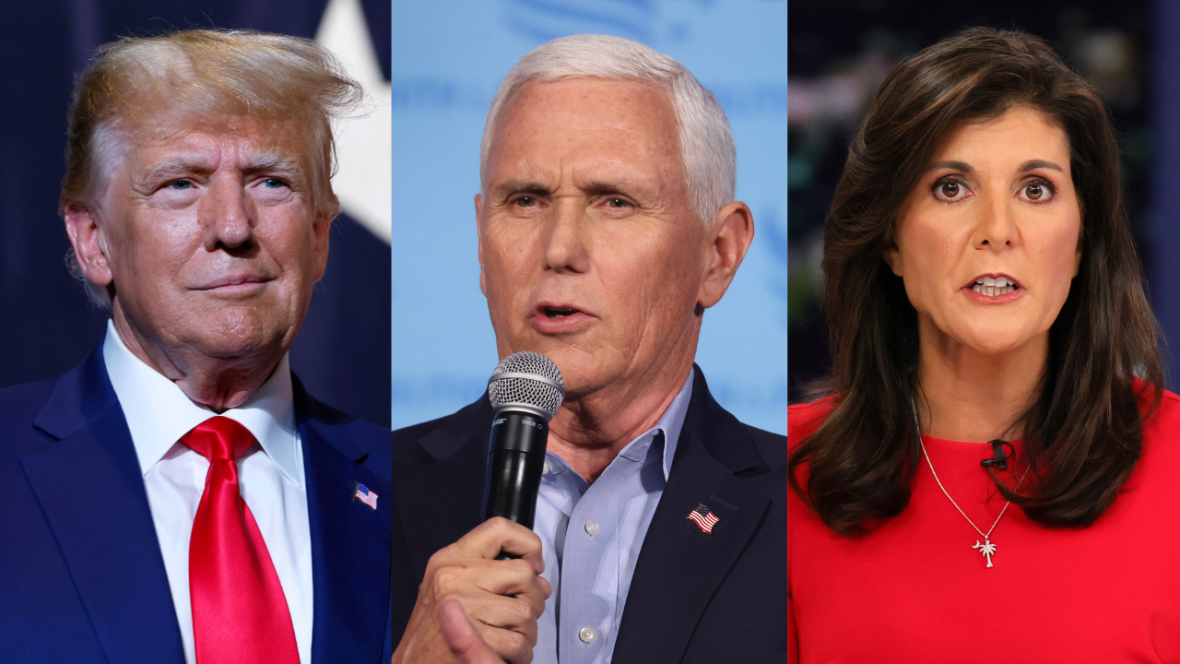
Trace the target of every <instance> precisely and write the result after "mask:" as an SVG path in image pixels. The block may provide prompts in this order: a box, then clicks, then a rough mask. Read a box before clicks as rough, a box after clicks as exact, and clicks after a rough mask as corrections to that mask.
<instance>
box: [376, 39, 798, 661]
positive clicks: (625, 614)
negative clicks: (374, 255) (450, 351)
mask: <svg viewBox="0 0 1180 664" xmlns="http://www.w3.org/2000/svg"><path fill="white" fill-rule="evenodd" d="M735 164H736V157H735V149H734V142H733V137H732V135H731V132H730V128H729V123H728V121H727V120H726V118H725V113H724V112H723V111H722V109H721V106H720V105H719V104H718V103H717V101H716V100H715V99H714V98H713V96H712V95H711V94H710V93H709V92H708V90H706V89H705V88H704V87H703V86H701V84H700V83H698V82H697V80H696V79H695V78H694V77H693V76H692V74H691V73H689V72H688V70H686V69H685V68H684V66H683V65H681V64H680V63H679V62H676V61H675V60H673V59H672V58H669V57H667V56H665V55H661V54H659V53H656V52H655V51H653V50H652V49H650V48H648V47H646V46H644V45H642V44H639V43H636V42H634V41H630V40H627V39H620V38H617V37H608V36H603V35H577V36H573V37H564V38H561V39H556V40H553V41H551V42H549V43H547V44H544V45H542V46H539V47H537V48H536V49H534V50H533V51H532V52H530V53H529V54H527V55H525V56H524V57H523V58H522V59H521V60H520V62H518V63H517V65H516V66H515V67H514V68H513V69H512V71H511V72H509V74H508V76H507V77H506V78H505V79H504V82H503V83H502V84H501V86H500V89H499V91H498V92H497V93H496V95H495V98H494V99H493V101H492V105H491V109H490V110H489V112H488V118H487V123H486V125H485V130H484V139H483V148H482V155H481V169H480V170H481V180H482V182H481V191H480V193H479V194H478V195H477V196H476V197H475V212H476V217H477V220H478V232H479V262H480V268H481V269H480V286H481V288H482V289H483V292H484V294H485V295H486V296H487V300H488V311H489V313H490V314H491V320H492V327H493V328H494V330H495V333H496V344H497V349H498V351H499V355H500V357H501V358H504V357H506V356H508V355H510V354H512V353H516V352H520V351H534V352H539V353H542V354H544V355H546V356H547V357H549V358H550V359H551V360H552V361H553V362H554V363H555V364H556V365H557V366H558V368H559V369H560V370H561V374H562V376H563V378H564V384H565V401H564V402H563V403H562V405H561V408H560V410H559V411H558V412H557V414H556V415H555V416H554V417H553V419H552V421H551V422H550V424H549V436H548V449H547V456H546V470H545V473H544V475H543V476H542V478H541V485H540V494H539V497H538V498H537V503H536V523H535V525H534V528H533V530H532V531H530V530H528V529H526V528H524V527H523V526H520V525H518V524H515V523H511V522H509V521H507V520H504V519H500V518H493V519H489V520H488V521H486V522H484V523H482V524H480V523H478V521H479V506H480V503H481V499H482V496H483V490H484V481H485V478H486V477H487V464H488V456H489V455H488V441H489V434H490V431H491V427H492V420H493V409H492V406H491V404H490V403H489V401H488V399H487V397H486V395H485V397H484V398H482V399H480V400H479V401H478V402H476V403H474V404H471V405H470V406H467V407H466V408H464V409H462V410H460V411H459V412H457V413H455V414H453V415H450V416H448V417H444V418H442V419H439V420H435V421H433V422H427V423H424V424H420V425H417V426H414V427H410V428H407V429H403V430H401V431H396V432H394V434H393V440H394V490H395V491H396V492H397V501H396V502H397V503H398V513H397V520H396V521H395V524H396V525H395V535H394V539H395V541H400V542H401V543H402V544H400V545H399V546H398V547H396V548H395V552H394V578H395V582H394V583H395V585H398V586H399V587H404V586H410V587H413V586H414V585H418V588H419V589H418V593H417V598H416V600H415V601H409V600H408V599H407V600H406V601H402V595H401V594H400V593H398V594H395V596H394V602H395V606H394V625H395V631H397V632H401V630H402V629H403V626H404V633H403V634H402V638H401V641H400V644H399V646H398V649H397V650H396V652H395V654H394V662H395V664H396V663H399V662H400V663H404V664H411V663H412V664H428V663H434V662H453V661H462V662H480V663H481V664H482V663H484V662H497V661H499V660H500V659H503V660H507V661H509V662H513V663H514V664H525V663H527V662H534V663H538V664H558V663H559V662H560V663H561V664H574V663H577V664H607V663H608V662H613V663H614V664H625V663H635V664H640V663H642V664H661V663H667V664H671V663H673V662H676V663H682V664H687V663H689V662H702V663H703V662H710V663H711V662H771V661H782V660H784V659H785V652H786V647H787V644H786V624H787V615H788V610H787V596H786V500H785V498H786V493H785V487H786V482H785V475H784V472H783V470H784V469H785V465H786V456H787V447H786V439H785V438H784V437H782V436H777V435H774V434H771V433H768V432H765V431H760V430H758V429H755V428H753V427H749V426H746V425H744V424H742V423H740V422H739V421H738V420H737V419H736V418H734V417H733V415H731V414H729V413H728V412H726V411H725V410H724V409H723V408H721V406H720V405H718V404H717V402H716V401H714V400H713V398H712V396H711V395H710V394H709V388H708V385H707V384H706V382H705V379H704V375H703V372H702V371H701V369H700V367H697V366H695V365H694V363H693V359H694V357H695V354H696V347H697V340H698V338H699V335H700V329H701V322H702V317H703V315H704V311H705V309H708V308H709V307H711V306H713V305H715V304H717V303H718V302H719V301H720V300H721V298H722V296H723V295H724V294H725V292H726V290H727V289H728V287H729V284H730V283H731V281H732V280H733V278H734V276H735V274H736V273H737V269H738V266H739V265H740V264H741V262H742V259H743V258H744V256H745V254H746V251H747V249H748V248H749V246H750V243H751V241H752V239H753V235H754V226H753V220H752V218H751V213H750V210H749V208H748V207H747V206H746V205H745V204H744V203H742V202H740V201H735V200H734V187H735ZM399 530H400V531H401V535H400V536H399V535H398V531H399ZM501 552H504V553H508V554H513V555H515V556H518V557H519V559H517V560H498V559H497V556H498V554H500V553H501ZM399 578H400V579H402V581H399V580H398V579H399ZM780 655H781V657H780Z"/></svg>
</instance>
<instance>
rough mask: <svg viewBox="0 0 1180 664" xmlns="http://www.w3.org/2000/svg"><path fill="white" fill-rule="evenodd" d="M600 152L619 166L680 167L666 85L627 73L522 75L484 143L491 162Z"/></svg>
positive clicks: (493, 165)
mask: <svg viewBox="0 0 1180 664" xmlns="http://www.w3.org/2000/svg"><path fill="white" fill-rule="evenodd" d="M562 157H567V158H572V157H601V158H602V159H603V160H604V161H612V162H613V163H616V164H618V165H619V166H623V165H629V166H631V167H635V168H641V169H642V168H647V169H651V170H659V171H672V172H675V173H677V174H678V175H682V174H683V172H684V164H683V160H682V159H681V153H680V137H679V133H678V124H677V120H676V113H675V110H674V109H673V106H672V99H671V96H670V94H669V90H668V88H667V87H666V86H663V85H659V84H656V83H651V82H646V81H641V80H634V79H605V78H591V77H580V78H563V79H558V80H554V81H538V80H534V81H529V82H528V83H525V84H523V85H522V86H521V87H520V88H519V89H517V90H516V91H515V92H514V93H513V94H512V96H511V97H510V98H509V99H508V100H507V102H505V104H504V108H503V111H502V112H501V113H500V117H499V118H498V119H497V125H496V127H495V130H494V132H493V134H492V141H491V146H490V150H489V163H488V167H489V172H488V177H489V180H491V179H495V178H496V177H497V168H498V167H500V168H502V167H505V166H508V167H521V166H524V165H526V164H527V165H531V166H533V167H540V166H544V165H545V164H547V163H550V162H553V161H556V160H558V159H560V158H562Z"/></svg>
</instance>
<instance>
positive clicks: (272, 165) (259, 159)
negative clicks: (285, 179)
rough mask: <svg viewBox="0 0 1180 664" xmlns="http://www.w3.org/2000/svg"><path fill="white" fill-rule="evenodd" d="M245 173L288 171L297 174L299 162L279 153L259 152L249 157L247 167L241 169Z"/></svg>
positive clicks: (299, 170)
mask: <svg viewBox="0 0 1180 664" xmlns="http://www.w3.org/2000/svg"><path fill="white" fill-rule="evenodd" d="M242 170H243V171H244V172H246V173H256V172H258V171H289V172H292V173H299V172H301V169H300V168H299V160H298V159H296V158H294V157H291V156H288V155H285V154H283V153H281V152H261V153H258V154H255V155H250V156H249V158H248V160H247V165H246V167H245V168H243V169H242Z"/></svg>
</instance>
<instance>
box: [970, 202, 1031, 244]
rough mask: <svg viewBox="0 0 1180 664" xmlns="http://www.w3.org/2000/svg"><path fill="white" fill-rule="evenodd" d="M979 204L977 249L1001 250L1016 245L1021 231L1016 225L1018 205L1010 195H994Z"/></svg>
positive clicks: (975, 235)
mask: <svg viewBox="0 0 1180 664" xmlns="http://www.w3.org/2000/svg"><path fill="white" fill-rule="evenodd" d="M988 198H989V199H990V200H987V201H986V202H985V204H984V205H981V206H979V208H978V210H979V213H978V219H977V222H976V228H975V234H974V237H973V244H974V246H975V248H976V249H991V250H992V251H1000V250H1003V249H1009V248H1011V247H1014V246H1016V244H1017V243H1019V241H1020V231H1019V229H1018V228H1017V226H1016V206H1015V204H1014V201H1013V200H1012V199H1011V197H1010V196H1006V195H1002V194H999V195H992V196H989V197H988Z"/></svg>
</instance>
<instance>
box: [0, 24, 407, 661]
mask: <svg viewBox="0 0 1180 664" xmlns="http://www.w3.org/2000/svg"><path fill="white" fill-rule="evenodd" d="M362 94H363V93H362V92H361V90H360V88H359V87H358V86H357V84H356V83H354V82H353V81H351V80H349V79H348V78H347V77H345V76H344V75H343V74H342V73H341V70H340V68H339V65H337V64H336V63H335V62H334V60H333V59H332V57H331V56H330V55H328V54H327V53H326V52H325V51H323V50H322V49H321V48H320V47H318V46H316V45H315V44H314V43H313V42H310V41H308V40H304V39H298V38H293V37H284V36H279V35H266V34H258V33H250V32H218V31H208V30H194V31H187V32H178V33H174V34H170V35H163V36H159V37H152V38H146V39H132V38H126V39H122V40H119V41H117V42H113V43H111V44H108V45H106V46H104V47H103V48H102V49H101V50H100V52H99V57H97V58H96V59H95V61H94V62H93V64H92V65H91V66H90V68H89V69H88V70H87V71H86V72H85V73H84V74H83V75H82V76H81V78H80V79H79V81H78V86H77V89H76V91H75V95H74V102H73V107H72V109H71V113H70V129H69V139H68V140H69V147H68V151H67V175H66V178H65V181H64V182H63V185H62V194H61V212H62V215H63V217H64V219H65V226H66V231H67V234H68V235H69V238H70V243H71V245H72V247H73V252H72V255H71V267H72V269H73V270H74V271H75V273H76V274H77V275H78V276H79V277H81V278H82V279H84V280H85V283H86V285H87V287H88V289H89V291H90V293H91V294H92V297H93V298H94V299H95V300H96V301H97V302H98V303H100V305H101V306H104V307H107V308H108V309H109V311H110V319H109V322H108V325H107V333H106V336H105V338H104V339H103V340H102V341H101V342H100V343H99V344H98V346H97V347H96V348H95V349H94V351H93V352H92V353H91V354H90V355H89V357H87V358H86V359H85V360H84V361H83V362H82V364H80V365H79V366H77V367H76V368H74V369H73V370H71V371H70V372H69V373H67V374H66V375H64V376H62V377H61V378H59V379H57V380H51V381H45V382H42V383H37V384H33V385H25V386H18V387H15V388H9V389H5V390H0V659H2V660H3V661H5V662H37V663H47V662H49V663H52V662H63V663H65V662H71V663H73V662H112V663H113V662H152V663H153V664H159V663H182V662H187V663H188V664H195V663H199V664H240V663H250V664H261V663H262V662H268V663H282V664H300V663H302V664H310V663H312V662H337V661H348V662H372V663H373V664H377V663H378V662H385V661H388V658H389V656H390V654H391V651H392V632H391V631H390V627H389V605H390V604H389V602H390V599H389V598H390V596H389V588H390V586H389V563H390V558H389V555H390V554H389V547H390V532H389V524H390V519H391V512H392V510H391V506H390V504H389V497H390V494H391V492H390V486H389V448H388V444H387V442H386V438H385V437H386V436H387V435H388V431H387V430H384V429H382V428H380V427H378V426H376V425H372V424H369V423H366V422H361V421H358V420H355V419H353V418H351V417H349V416H347V415H345V414H344V413H341V412H339V411H336V410H334V409H332V408H330V407H328V406H326V405H324V404H321V403H319V402H318V401H316V400H315V399H313V398H312V397H311V396H310V395H308V394H307V392H306V391H305V390H304V389H303V388H302V386H301V385H300V383H299V381H298V379H297V378H295V376H294V375H293V374H292V373H291V370H290V367H289V363H288V359H287V351H288V350H289V349H290V348H291V345H292V343H293V342H294V341H295V337H296V335H297V334H298V332H299V328H300V326H301V325H302V323H303V319H304V316H305V315H306V313H307V309H308V306H309V303H310V300H311V294H312V288H313V286H314V285H315V283H316V281H318V280H319V279H320V277H321V276H323V273H324V268H325V264H326V261H327V256H328V230H329V228H330V224H331V222H332V219H333V218H334V217H335V216H336V214H337V212H338V211H339V203H338V202H337V200H336V197H335V195H333V193H332V188H331V183H330V174H331V165H332V164H331V160H332V153H333V147H332V132H331V120H332V118H333V117H334V116H338V115H339V114H340V113H343V112H346V111H348V110H349V109H350V108H352V107H354V106H355V105H356V103H357V102H358V101H359V100H360V98H361V97H362Z"/></svg>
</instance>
